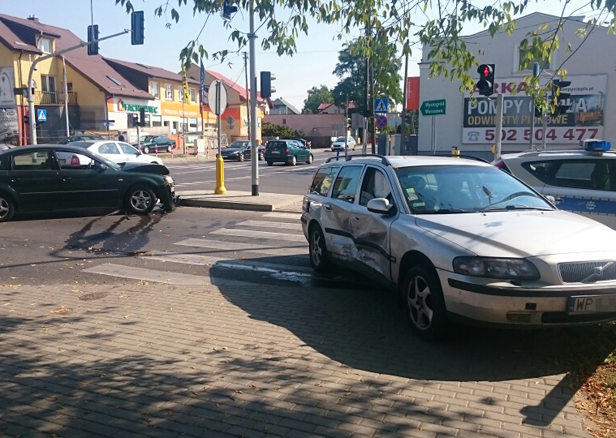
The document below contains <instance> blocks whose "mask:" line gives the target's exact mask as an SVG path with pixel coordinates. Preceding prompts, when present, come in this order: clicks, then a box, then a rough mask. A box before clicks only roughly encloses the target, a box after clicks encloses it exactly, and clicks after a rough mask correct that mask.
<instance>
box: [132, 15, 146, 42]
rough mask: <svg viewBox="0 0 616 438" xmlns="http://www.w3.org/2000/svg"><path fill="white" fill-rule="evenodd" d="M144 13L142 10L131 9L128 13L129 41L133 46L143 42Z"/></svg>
mask: <svg viewBox="0 0 616 438" xmlns="http://www.w3.org/2000/svg"><path fill="white" fill-rule="evenodd" d="M144 23H145V15H144V14H143V11H133V13H132V14H131V15H130V43H131V44H132V45H133V46H138V45H141V44H143V40H144V39H145V24H144Z"/></svg>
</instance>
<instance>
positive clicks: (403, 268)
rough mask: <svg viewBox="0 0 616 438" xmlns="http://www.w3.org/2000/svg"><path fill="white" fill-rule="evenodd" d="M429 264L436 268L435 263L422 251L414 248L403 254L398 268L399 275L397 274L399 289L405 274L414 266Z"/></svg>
mask: <svg viewBox="0 0 616 438" xmlns="http://www.w3.org/2000/svg"><path fill="white" fill-rule="evenodd" d="M423 264H426V265H429V266H430V267H432V269H435V267H434V263H432V261H431V260H430V259H429V258H428V257H427V256H426V255H425V254H424V253H422V252H420V251H416V250H412V251H408V252H407V253H406V254H404V255H403V256H402V260H400V265H399V269H398V275H397V276H396V282H397V285H398V289H400V288H401V287H402V283H403V282H404V276H405V275H406V273H407V272H408V270H409V269H411V268H412V267H413V266H418V265H423Z"/></svg>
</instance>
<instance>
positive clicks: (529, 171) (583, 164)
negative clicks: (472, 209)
mask: <svg viewBox="0 0 616 438" xmlns="http://www.w3.org/2000/svg"><path fill="white" fill-rule="evenodd" d="M580 146H581V147H580V149H578V150H575V149H572V150H543V151H528V152H521V153H516V154H504V155H502V156H501V157H500V158H499V159H497V160H496V161H494V162H493V163H492V164H494V165H495V166H497V167H499V168H501V169H502V170H505V171H507V172H509V173H511V174H512V175H514V176H515V177H517V178H518V179H520V180H522V181H523V182H525V183H526V184H528V185H530V186H531V187H532V188H534V189H535V190H537V191H538V192H539V193H541V194H543V195H544V196H546V197H547V196H553V197H554V199H555V201H556V206H557V207H558V208H559V209H561V210H566V211H571V212H574V213H579V214H582V215H584V216H588V217H590V218H592V219H595V220H596V221H598V222H601V223H603V224H605V225H608V226H609V227H611V228H614V229H616V153H615V152H614V151H611V150H610V148H611V144H610V142H608V141H601V140H586V141H583V142H581V144H580Z"/></svg>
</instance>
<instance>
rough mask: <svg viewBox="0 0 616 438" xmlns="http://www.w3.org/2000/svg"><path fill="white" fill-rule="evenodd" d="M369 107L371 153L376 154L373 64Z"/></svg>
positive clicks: (372, 67) (371, 65)
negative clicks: (370, 111) (370, 110)
mask: <svg viewBox="0 0 616 438" xmlns="http://www.w3.org/2000/svg"><path fill="white" fill-rule="evenodd" d="M370 107H371V108H372V111H373V112H372V114H371V117H370V125H371V129H372V153H373V154H376V120H375V114H374V64H373V63H372V62H371V63H370Z"/></svg>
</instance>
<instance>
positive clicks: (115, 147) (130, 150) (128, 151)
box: [71, 140, 163, 164]
mask: <svg viewBox="0 0 616 438" xmlns="http://www.w3.org/2000/svg"><path fill="white" fill-rule="evenodd" d="M71 146H75V147H79V148H84V149H87V150H89V151H90V152H94V153H95V154H97V155H100V156H101V157H103V158H106V159H108V160H109V161H113V162H114V163H116V164H124V163H128V162H129V161H130V162H137V163H150V164H163V160H161V159H160V158H158V157H152V156H149V155H144V154H143V153H141V152H140V151H139V150H137V148H135V147H133V146H131V145H129V144H128V143H124V142H122V141H109V140H104V141H77V142H75V143H71Z"/></svg>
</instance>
